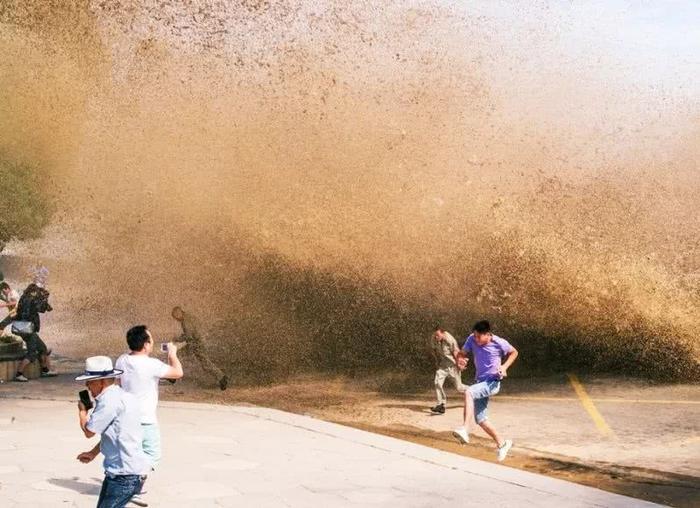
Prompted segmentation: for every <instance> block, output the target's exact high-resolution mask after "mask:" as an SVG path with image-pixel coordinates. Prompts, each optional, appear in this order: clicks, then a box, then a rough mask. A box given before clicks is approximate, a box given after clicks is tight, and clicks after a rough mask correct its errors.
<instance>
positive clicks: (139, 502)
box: [129, 492, 148, 506]
mask: <svg viewBox="0 0 700 508" xmlns="http://www.w3.org/2000/svg"><path fill="white" fill-rule="evenodd" d="M143 496H144V493H143V492H142V493H141V494H134V495H133V496H131V499H130V500H129V502H130V503H131V504H134V505H136V506H148V502H147V501H146V500H145V499H144V497H143Z"/></svg>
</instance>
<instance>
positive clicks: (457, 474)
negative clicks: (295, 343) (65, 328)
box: [0, 398, 657, 508]
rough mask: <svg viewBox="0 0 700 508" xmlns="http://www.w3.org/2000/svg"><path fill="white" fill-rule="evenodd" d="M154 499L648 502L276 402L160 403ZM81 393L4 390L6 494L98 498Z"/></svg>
mask: <svg viewBox="0 0 700 508" xmlns="http://www.w3.org/2000/svg"><path fill="white" fill-rule="evenodd" d="M160 419H161V427H162V432H163V440H164V460H163V463H162V466H161V468H160V469H159V471H157V472H156V473H154V474H153V475H152V477H151V479H149V483H148V491H149V497H150V502H151V506H154V507H165V506H167V507H197V508H202V507H207V506H232V507H233V506H236V507H256V508H263V507H267V506H270V507H275V508H279V507H285V506H293V507H343V506H363V507H364V506H387V507H388V506H391V507H402V508H403V507H431V508H434V507H440V506H445V507H450V508H453V507H454V506H477V505H479V506H484V505H488V506H518V507H527V506H543V507H549V506H551V507H562V506H567V507H568V506H581V507H584V506H585V507H589V506H609V507H620V508H622V507H625V508H629V507H635V506H638V507H649V506H657V505H653V504H652V503H648V502H644V501H639V500H635V499H631V498H628V497H623V496H619V495H615V494H609V493H606V492H603V491H600V490H597V489H593V488H589V487H584V486H580V485H576V484H573V483H568V482H565V481H561V480H556V479H552V478H548V477H545V476H540V475H535V474H531V473H527V472H523V471H519V470H516V469H511V468H508V467H505V466H500V465H496V464H490V463H486V462H481V461H478V460H474V459H469V458H466V457H462V456H458V455H453V454H450V453H446V452H442V451H439V450H435V449H432V448H428V447H424V446H420V445H416V444H412V443H408V442H405V441H400V440H397V439H392V438H388V437H384V436H379V435H376V434H372V433H368V432H363V431H360V430H356V429H352V428H348V427H343V426H340V425H336V424H331V423H327V422H323V421H320V420H316V419H313V418H309V417H305V416H299V415H294V414H290V413H284V412H281V411H277V410H272V409H266V408H257V407H243V406H233V407H232V406H215V405H209V404H190V403H176V402H165V403H163V404H162V406H161V409H160ZM94 443H95V441H94V439H93V440H88V439H85V438H84V437H83V436H82V434H81V433H80V431H79V429H78V425H77V410H76V408H75V403H72V402H63V401H55V400H29V399H11V398H0V499H1V502H0V504H1V505H2V506H3V507H6V508H10V507H20V506H21V507H25V506H52V507H56V506H75V507H91V506H94V505H95V503H96V499H97V494H98V492H99V488H100V487H99V486H100V482H101V479H102V478H101V477H102V470H101V467H100V461H99V459H96V460H95V461H94V462H93V463H91V464H88V465H84V464H81V463H79V462H78V461H77V460H76V459H75V457H76V456H77V455H78V453H79V452H81V451H85V450H88V449H90V448H91V447H92V445H94Z"/></svg>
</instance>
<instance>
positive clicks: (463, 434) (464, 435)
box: [452, 427, 469, 444]
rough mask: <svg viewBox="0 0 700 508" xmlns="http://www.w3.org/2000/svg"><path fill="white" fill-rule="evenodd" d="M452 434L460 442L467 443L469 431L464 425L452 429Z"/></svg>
mask: <svg viewBox="0 0 700 508" xmlns="http://www.w3.org/2000/svg"><path fill="white" fill-rule="evenodd" d="M452 435H453V436H454V437H456V438H457V440H458V441H459V442H460V443H462V444H469V432H467V429H465V428H464V427H457V428H456V429H455V430H453V431H452Z"/></svg>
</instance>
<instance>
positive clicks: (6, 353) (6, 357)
mask: <svg viewBox="0 0 700 508" xmlns="http://www.w3.org/2000/svg"><path fill="white" fill-rule="evenodd" d="M22 358H24V342H23V341H22V340H21V339H19V338H17V337H14V336H12V335H6V336H3V337H0V380H2V381H12V379H13V378H14V377H15V374H16V373H17V368H18V367H19V363H20V362H21V361H22ZM40 373H41V369H40V367H39V362H38V361H34V362H32V363H30V364H29V365H27V367H26V368H25V369H24V375H25V376H27V377H28V378H29V379H36V378H38V377H39V374H40Z"/></svg>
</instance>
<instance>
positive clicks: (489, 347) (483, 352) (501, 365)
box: [452, 321, 518, 462]
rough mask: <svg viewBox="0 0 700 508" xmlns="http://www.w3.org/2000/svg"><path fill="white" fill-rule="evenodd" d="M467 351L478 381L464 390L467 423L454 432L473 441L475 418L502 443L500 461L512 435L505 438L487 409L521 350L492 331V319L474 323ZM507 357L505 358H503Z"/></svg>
mask: <svg viewBox="0 0 700 508" xmlns="http://www.w3.org/2000/svg"><path fill="white" fill-rule="evenodd" d="M462 350H463V351H464V353H465V354H466V353H471V354H472V356H473V358H474V367H475V368H476V383H475V384H473V385H471V386H470V387H469V389H468V390H467V391H466V392H465V393H464V424H463V425H462V426H461V427H459V428H457V429H455V430H454V431H453V432H452V434H454V436H455V437H456V438H457V439H459V440H460V441H461V442H462V443H463V444H466V443H468V442H469V430H468V429H469V422H471V420H472V418H474V421H475V422H476V423H477V424H478V425H479V426H480V427H481V428H482V429H484V431H485V432H486V433H487V434H488V435H489V436H491V438H492V439H493V440H494V441H495V442H496V446H497V447H498V461H499V462H501V461H503V460H504V459H505V458H506V456H507V455H508V451H509V450H510V449H511V448H512V446H513V441H511V440H510V439H506V440H503V439H501V437H500V436H499V435H498V433H497V432H496V429H495V428H494V427H493V426H492V425H491V424H490V423H489V421H488V417H487V416H486V409H487V407H488V404H489V397H490V396H491V395H496V394H497V393H498V392H499V390H500V389H501V380H502V379H503V378H504V377H506V376H507V375H508V367H510V366H511V365H513V362H514V361H515V359H516V358H517V357H518V351H517V350H516V349H515V348H514V347H513V346H511V345H510V343H509V342H508V341H507V340H505V339H502V338H500V337H497V336H496V335H493V334H492V333H491V324H490V323H489V322H488V321H479V322H477V323H476V324H475V325H474V328H473V333H472V334H471V335H470V336H469V337H467V341H466V342H465V343H464V346H463V347H462ZM503 358H505V359H506V360H505V362H502V360H503Z"/></svg>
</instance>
